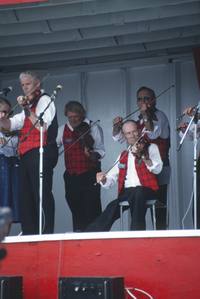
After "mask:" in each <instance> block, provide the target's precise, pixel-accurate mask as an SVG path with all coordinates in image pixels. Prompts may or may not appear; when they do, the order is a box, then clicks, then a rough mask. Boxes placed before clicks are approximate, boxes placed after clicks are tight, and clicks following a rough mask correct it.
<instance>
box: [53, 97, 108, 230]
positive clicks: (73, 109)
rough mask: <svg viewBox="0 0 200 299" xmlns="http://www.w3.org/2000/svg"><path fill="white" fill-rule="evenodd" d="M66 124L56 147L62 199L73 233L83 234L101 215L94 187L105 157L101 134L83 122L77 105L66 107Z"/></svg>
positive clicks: (81, 108) (81, 113)
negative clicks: (61, 162) (60, 151)
mask: <svg viewBox="0 0 200 299" xmlns="http://www.w3.org/2000/svg"><path fill="white" fill-rule="evenodd" d="M65 116H66V117H67V122H66V124H65V125H63V126H61V127H60V128H59V130H58V137H57V143H58V146H60V145H64V159H65V172H64V182H65V197H66V201H67V203H68V205H69V208H70V210H71V212H72V220H73V231H74V232H81V231H84V230H85V228H86V227H87V226H88V224H89V223H91V222H92V221H94V219H95V218H96V217H97V216H98V215H99V214H100V213H101V200H100V186H99V185H94V183H95V181H96V173H97V172H98V171H100V168H101V165H100V164H101V163H100V161H101V159H102V158H103V156H104V154H105V149H104V141H103V131H102V129H101V127H100V126H99V125H96V124H94V123H93V122H91V121H89V120H88V119H87V118H86V111H85V109H84V108H83V106H82V105H81V104H80V103H79V102H77V101H70V102H68V103H67V104H66V105H65Z"/></svg>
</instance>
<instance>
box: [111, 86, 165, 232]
mask: <svg viewBox="0 0 200 299" xmlns="http://www.w3.org/2000/svg"><path fill="white" fill-rule="evenodd" d="M137 105H138V108H139V110H140V114H139V117H138V121H137V122H138V124H139V125H140V127H141V128H143V129H144V130H145V131H146V136H147V137H148V140H149V142H150V143H155V144H157V146H158V148H159V151H160V155H161V158H162V161H163V170H162V172H161V173H159V175H158V184H159V190H158V192H157V198H158V202H157V205H156V228H157V229H166V228H167V186H168V184H169V179H170V165H169V148H170V128H169V121H168V118H167V116H166V115H165V113H163V112H162V111H160V110H158V109H157V108H156V95H155V92H154V91H153V90H152V89H151V88H149V87H146V86H142V87H140V88H139V89H138V90H137ZM122 122H123V119H122V117H120V116H117V117H116V118H115V119H114V120H113V139H114V140H115V141H120V142H123V139H124V137H123V134H122V133H121V125H122Z"/></svg>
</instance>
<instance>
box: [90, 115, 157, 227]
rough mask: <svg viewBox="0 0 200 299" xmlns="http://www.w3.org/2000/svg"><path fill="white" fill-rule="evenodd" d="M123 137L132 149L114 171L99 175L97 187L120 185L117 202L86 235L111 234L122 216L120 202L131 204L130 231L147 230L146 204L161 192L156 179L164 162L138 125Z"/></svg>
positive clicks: (131, 123) (125, 128)
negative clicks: (90, 233) (103, 232)
mask: <svg viewBox="0 0 200 299" xmlns="http://www.w3.org/2000/svg"><path fill="white" fill-rule="evenodd" d="M122 133H123V135H124V138H125V139H126V141H127V143H128V145H129V147H128V149H127V150H125V151H123V152H122V153H121V155H120V156H119V158H118V159H117V161H116V163H115V164H114V166H113V168H112V169H111V170H110V171H109V172H108V173H104V172H99V173H97V175H96V180H97V183H100V184H101V185H102V187H104V188H110V187H111V186H113V184H114V183H116V182H117V181H118V198H117V199H115V200H113V201H112V202H110V203H109V204H108V206H107V207H106V209H105V210H104V212H103V213H102V214H101V215H100V216H99V217H97V218H96V220H95V221H94V222H93V223H92V224H90V225H89V226H88V227H87V229H86V231H88V232H89V231H108V230H110V229H111V227H112V224H113V223H114V221H115V220H116V219H118V218H119V216H120V211H119V209H120V208H119V202H121V201H128V202H129V206H130V211H131V216H132V221H131V226H130V229H131V230H145V229H146V224H145V214H146V201H147V200H151V199H155V197H156V191H157V190H158V182H157V178H156V175H157V174H158V173H160V172H161V170H162V166H163V163H162V160H161V157H160V153H159V150H158V147H157V145H156V144H149V143H148V141H146V140H145V135H144V136H143V137H142V136H141V132H140V130H139V129H138V126H137V123H136V122H134V121H132V120H128V121H126V122H124V123H123V125H122Z"/></svg>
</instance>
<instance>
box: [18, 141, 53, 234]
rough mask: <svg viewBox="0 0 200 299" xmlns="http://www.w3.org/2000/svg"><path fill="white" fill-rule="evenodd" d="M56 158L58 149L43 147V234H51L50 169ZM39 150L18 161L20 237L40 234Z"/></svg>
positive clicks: (51, 175) (51, 171)
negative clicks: (21, 235)
mask: <svg viewBox="0 0 200 299" xmlns="http://www.w3.org/2000/svg"><path fill="white" fill-rule="evenodd" d="M57 159H58V150H57V146H56V144H55V145H50V146H47V147H45V148H44V155H43V196H42V199H43V211H42V212H43V213H42V216H43V217H42V223H43V227H42V232H43V233H49V234H50V233H53V230H54V214H55V203H54V198H53V194H52V179H53V168H54V167H55V165H56V163H57ZM39 187H40V186H39V149H33V150H31V151H29V152H27V153H26V154H25V155H23V156H22V157H21V160H20V189H21V192H20V194H21V198H20V210H21V222H22V233H23V235H31V234H38V233H39V201H40V197H39Z"/></svg>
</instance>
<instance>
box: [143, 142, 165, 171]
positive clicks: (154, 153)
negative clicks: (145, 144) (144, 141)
mask: <svg viewBox="0 0 200 299" xmlns="http://www.w3.org/2000/svg"><path fill="white" fill-rule="evenodd" d="M148 150H149V159H151V162H152V163H153V165H152V166H148V165H146V166H147V168H148V170H149V171H150V172H152V173H154V174H159V173H160V172H161V170H162V167H163V162H162V160H161V157H160V152H159V149H158V146H157V145H156V144H151V145H150V146H149V149H148Z"/></svg>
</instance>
